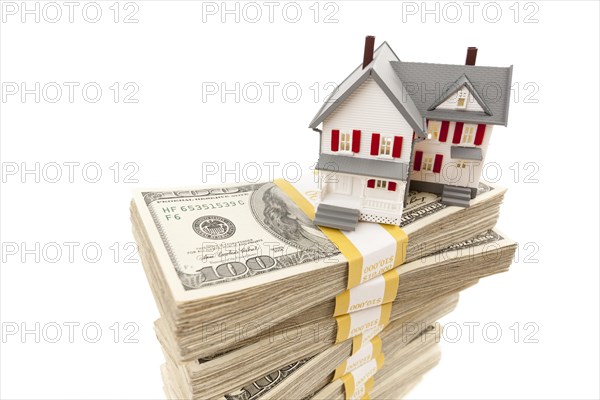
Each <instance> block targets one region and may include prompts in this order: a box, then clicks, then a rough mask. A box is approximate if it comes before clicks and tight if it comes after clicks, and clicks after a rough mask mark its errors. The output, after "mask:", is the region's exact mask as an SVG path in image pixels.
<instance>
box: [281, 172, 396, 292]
mask: <svg viewBox="0 0 600 400" xmlns="http://www.w3.org/2000/svg"><path fill="white" fill-rule="evenodd" d="M273 183H274V184H275V185H277V186H278V187H279V188H280V189H281V190H282V191H283V192H284V193H285V194H286V195H288V197H290V199H292V201H293V202H294V203H296V205H297V206H298V207H299V208H300V209H301V210H302V212H304V214H306V215H307V216H308V217H309V218H310V219H311V220H314V219H315V208H314V206H313V205H312V203H311V202H310V201H308V200H307V199H306V198H305V197H304V196H303V195H302V194H301V193H300V192H299V191H298V190H297V189H296V188H295V187H294V186H293V185H292V184H291V183H289V182H288V181H286V180H285V179H275V180H274V181H273ZM381 227H383V228H384V229H385V230H386V231H387V232H388V233H389V234H390V235H391V236H392V237H393V238H394V239H395V240H396V254H395V256H394V266H399V265H401V264H403V263H404V261H405V260H406V248H407V243H408V235H406V233H405V232H404V231H403V230H402V229H401V228H400V227H398V226H395V225H384V224H381ZM319 228H320V229H321V231H322V232H323V233H324V234H325V235H326V236H327V237H328V238H329V240H331V241H332V242H333V243H334V244H335V245H336V246H337V248H338V249H339V250H340V252H341V253H342V255H343V256H344V257H345V258H346V261H347V262H348V284H347V288H348V289H350V288H353V287H355V286H358V285H359V284H360V283H361V282H360V280H361V274H362V267H363V255H362V254H361V253H360V251H359V250H358V249H357V248H356V246H355V245H354V244H353V243H352V242H351V241H350V239H348V237H347V236H345V235H344V234H343V233H342V232H341V231H339V230H338V229H333V228H326V227H322V226H319Z"/></svg>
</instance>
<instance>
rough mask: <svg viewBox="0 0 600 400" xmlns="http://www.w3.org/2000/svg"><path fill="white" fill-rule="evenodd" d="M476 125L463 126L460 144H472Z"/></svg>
mask: <svg viewBox="0 0 600 400" xmlns="http://www.w3.org/2000/svg"><path fill="white" fill-rule="evenodd" d="M476 130H477V125H473V124H465V125H464V126H463V131H462V136H461V138H460V144H473V141H474V140H475V132H476Z"/></svg>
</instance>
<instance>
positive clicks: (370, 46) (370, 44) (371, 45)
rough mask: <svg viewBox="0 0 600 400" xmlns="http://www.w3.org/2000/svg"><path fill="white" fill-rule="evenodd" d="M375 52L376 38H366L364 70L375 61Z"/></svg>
mask: <svg viewBox="0 0 600 400" xmlns="http://www.w3.org/2000/svg"><path fill="white" fill-rule="evenodd" d="M373 50H375V36H367V37H366V38H365V55H364V57H363V69H365V68H366V67H367V65H369V64H370V63H371V61H373Z"/></svg>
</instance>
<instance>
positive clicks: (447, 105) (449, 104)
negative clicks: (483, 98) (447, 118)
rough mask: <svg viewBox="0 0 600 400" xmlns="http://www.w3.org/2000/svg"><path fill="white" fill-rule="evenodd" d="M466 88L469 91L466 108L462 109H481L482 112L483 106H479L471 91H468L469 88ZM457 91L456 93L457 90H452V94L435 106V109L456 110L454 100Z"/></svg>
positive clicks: (456, 97)
mask: <svg viewBox="0 0 600 400" xmlns="http://www.w3.org/2000/svg"><path fill="white" fill-rule="evenodd" d="M466 90H467V92H469V101H468V102H467V108H466V109H464V110H462V111H481V112H483V108H481V106H480V105H479V103H478V102H477V100H475V98H474V97H473V95H471V92H470V91H469V89H466ZM457 93H458V90H457V91H456V92H454V93H453V94H452V96H450V97H449V98H448V100H446V101H444V102H443V103H442V104H440V105H439V106H437V107H436V108H435V109H436V110H456V100H457V99H458V96H457V95H456V94H457Z"/></svg>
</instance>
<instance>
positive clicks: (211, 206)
mask: <svg viewBox="0 0 600 400" xmlns="http://www.w3.org/2000/svg"><path fill="white" fill-rule="evenodd" d="M245 204H246V203H245V202H244V201H243V200H237V201H219V202H216V203H204V204H192V205H187V206H180V207H179V209H180V210H181V211H183V212H186V211H205V210H217V209H219V208H229V207H236V206H243V205H245Z"/></svg>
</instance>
